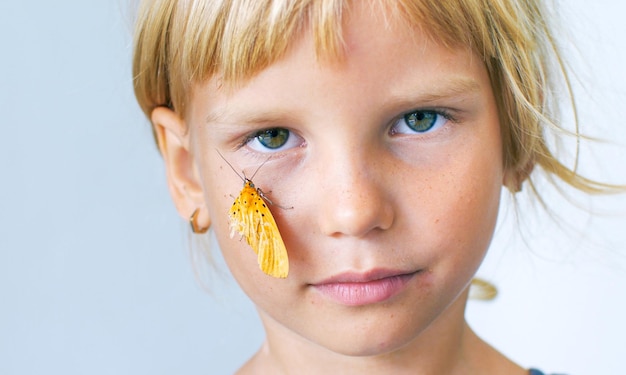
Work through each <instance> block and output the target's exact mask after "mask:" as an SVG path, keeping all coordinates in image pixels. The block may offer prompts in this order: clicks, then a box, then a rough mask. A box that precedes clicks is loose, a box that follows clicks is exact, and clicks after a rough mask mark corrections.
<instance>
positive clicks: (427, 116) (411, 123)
mask: <svg viewBox="0 0 626 375" xmlns="http://www.w3.org/2000/svg"><path fill="white" fill-rule="evenodd" d="M447 121H448V118H447V116H446V115H445V114H443V113H441V112H438V111H413V112H409V113H407V114H405V115H404V116H402V118H400V119H398V120H397V121H396V122H395V123H394V124H393V127H392V129H391V132H392V134H415V133H427V132H430V131H433V130H436V129H439V128H440V127H441V126H443V125H444V124H445V123H446V122H447Z"/></svg>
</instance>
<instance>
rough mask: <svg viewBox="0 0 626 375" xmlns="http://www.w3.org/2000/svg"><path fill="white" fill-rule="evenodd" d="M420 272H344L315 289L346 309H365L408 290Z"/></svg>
mask: <svg viewBox="0 0 626 375" xmlns="http://www.w3.org/2000/svg"><path fill="white" fill-rule="evenodd" d="M419 273H420V271H419V270H418V271H413V272H406V271H393V270H373V271H370V272H366V273H352V272H348V273H342V274H339V275H336V276H333V277H331V278H328V279H326V280H324V281H322V282H320V283H317V284H312V285H311V286H312V287H313V288H314V289H315V290H316V291H318V292H319V293H320V294H321V295H323V296H324V297H326V298H328V299H330V300H332V301H334V302H336V303H339V304H341V305H345V306H363V305H370V304H375V303H380V302H384V301H387V300H389V299H390V298H392V297H393V296H395V295H397V294H398V293H400V292H401V291H402V290H404V288H405V286H406V285H407V284H408V283H409V281H411V280H412V279H413V278H414V277H415V276H416V275H418V274H419Z"/></svg>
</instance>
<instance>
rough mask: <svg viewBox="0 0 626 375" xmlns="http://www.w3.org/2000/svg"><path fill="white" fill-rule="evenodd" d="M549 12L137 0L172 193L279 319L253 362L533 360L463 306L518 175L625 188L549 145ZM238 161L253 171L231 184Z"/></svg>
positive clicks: (499, 366)
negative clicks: (489, 333)
mask: <svg viewBox="0 0 626 375" xmlns="http://www.w3.org/2000/svg"><path fill="white" fill-rule="evenodd" d="M547 24H548V22H547V20H546V18H545V16H544V11H543V9H542V6H541V4H540V3H539V1H537V0H526V1H514V0H473V1H460V0H459V1H452V0H451V1H445V2H438V1H427V0H422V1H420V0H402V1H393V2H392V1H383V0H378V1H376V0H371V1H341V0H310V1H304V0H302V1H293V0H292V1H289V0H265V1H257V0H254V1H252V0H235V1H228V2H227V1H218V0H180V1H175V0H157V1H144V2H143V4H142V6H141V8H140V13H139V18H138V22H137V29H136V41H135V58H134V80H135V81H134V82H135V92H136V96H137V98H138V101H139V103H140V105H141V107H142V109H143V110H144V112H145V113H146V115H147V116H148V117H149V118H150V119H151V121H152V124H153V126H154V134H155V138H156V140H157V143H158V145H159V149H160V151H161V153H162V155H163V158H164V162H165V165H166V170H167V179H168V184H169V188H170V191H171V194H172V197H173V199H174V202H175V204H176V207H177V210H178V211H179V213H180V214H181V216H183V217H184V218H188V219H189V220H190V222H191V225H192V229H193V231H194V232H196V233H203V232H205V231H206V230H207V229H208V228H209V227H210V228H211V229H212V230H213V231H214V233H215V235H216V237H217V239H218V242H219V244H220V248H221V250H222V253H223V255H224V258H225V260H226V262H227V264H228V266H229V268H230V270H231V272H232V274H233V275H234V277H235V279H236V280H237V282H238V283H239V285H240V286H241V288H242V289H243V290H244V291H245V293H246V294H247V295H248V296H249V297H250V299H251V300H252V301H253V302H254V304H255V305H256V307H257V309H258V312H259V315H260V317H261V320H262V322H263V325H264V328H265V331H266V335H267V337H266V341H265V342H264V344H263V346H262V347H261V348H260V350H259V351H258V352H257V353H256V355H254V356H253V357H252V358H251V359H250V360H249V361H248V362H247V363H246V364H244V365H243V367H242V368H241V369H240V371H239V373H240V374H325V373H332V374H335V373H336V374H465V375H467V374H513V375H515V374H519V375H522V374H529V373H530V374H537V373H538V372H537V371H536V370H528V369H524V368H522V367H521V366H519V365H517V364H515V363H513V362H512V361H510V360H509V359H507V358H506V357H505V356H503V355H502V354H501V353H499V352H498V351H496V350H495V349H493V348H492V347H490V346H489V345H488V344H487V343H485V342H484V341H482V340H481V339H480V338H479V337H478V336H477V335H476V334H474V332H472V330H471V329H470V328H469V327H468V325H467V324H466V322H465V318H464V310H465V306H466V302H467V298H468V289H469V285H470V282H471V280H472V277H473V275H474V274H475V272H476V270H477V268H478V267H479V265H480V264H481V261H482V259H483V257H484V256H485V253H486V251H487V248H488V246H489V243H490V241H491V237H492V234H493V231H494V226H495V223H496V217H497V213H498V207H499V200H500V190H501V187H502V186H505V187H506V188H508V189H509V190H510V191H511V192H512V193H516V192H518V191H520V190H521V189H522V185H523V184H528V185H529V187H530V188H531V189H532V188H533V183H532V179H531V172H532V171H533V170H537V169H541V170H543V171H544V172H546V173H548V174H549V175H553V176H555V177H557V178H560V179H561V180H563V181H565V182H566V183H568V184H570V185H572V186H573V187H575V188H577V189H580V190H583V191H587V192H601V191H604V190H607V189H609V188H610V186H607V185H603V184H600V183H596V182H593V181H591V180H588V179H585V178H584V177H582V176H580V175H578V174H577V173H576V172H575V171H574V170H571V169H569V168H568V167H566V166H564V165H563V164H562V163H560V162H559V161H558V160H557V159H556V158H555V157H554V156H553V154H552V152H551V151H550V150H549V148H548V146H547V142H546V140H545V138H544V134H545V133H546V131H547V130H549V129H551V128H555V127H557V124H556V123H555V121H554V111H553V109H554V106H553V103H552V100H553V98H552V97H551V93H552V92H553V85H555V84H556V83H558V82H559V81H558V80H557V77H561V78H564V81H563V82H565V83H567V77H566V76H565V74H564V70H563V68H562V66H561V65H560V58H559V55H558V53H557V50H556V46H555V43H554V41H553V39H552V35H551V33H550V30H549V28H548V26H547ZM231 168H232V169H234V170H235V171H236V172H239V171H242V172H243V173H242V175H244V176H246V177H249V178H250V179H251V180H252V181H251V182H252V183H253V184H254V185H252V183H250V184H247V185H246V187H245V189H246V190H244V191H243V192H242V196H241V197H239V198H238V199H237V200H236V201H235V204H234V205H233V197H234V196H236V195H237V194H238V192H239V191H240V190H241V188H242V180H241V177H242V176H238V175H237V174H236V173H233V171H232V170H231ZM246 181H248V180H246ZM256 187H260V188H261V189H262V190H260V191H257V190H255V189H256ZM253 194H260V195H261V196H262V197H263V198H260V197H258V196H253ZM248 201H253V202H257V203H258V204H259V205H263V204H265V203H266V202H267V203H268V207H269V209H270V210H271V214H273V218H274V220H275V224H276V226H277V228H278V229H276V228H275V226H274V222H273V221H272V220H271V219H269V218H268V219H262V218H261V217H260V216H258V215H260V214H258V215H257V214H255V213H254V212H253V211H250V215H252V216H254V215H257V216H254V220H260V221H259V222H260V224H259V223H258V222H256V221H255V222H254V223H253V224H250V223H249V222H243V223H242V222H241V220H244V221H245V220H249V219H246V218H247V217H248V216H245V215H243V216H241V217H239V216H238V214H237V212H239V211H237V210H248V208H246V205H247V202H248ZM231 206H233V207H234V208H233V209H231ZM262 210H264V209H262ZM246 212H247V211H246ZM267 214H268V215H270V212H267ZM237 220H239V222H238V221H237ZM246 225H247V228H243V227H245V226H246ZM233 227H234V232H235V233H236V232H241V233H242V236H239V235H235V236H234V237H231V234H232V233H231V231H232V230H231V228H233ZM246 229H247V232H246ZM278 231H279V232H278ZM259 233H261V234H259ZM264 236H265V237H264ZM241 237H245V238H246V241H243V240H241ZM283 242H284V246H285V247H284V249H285V250H286V253H287V255H284V256H280V254H279V255H276V254H274V255H276V256H277V257H278V258H277V259H278V260H277V261H276V262H271V261H272V259H270V258H271V256H270V255H272V254H273V253H272V254H270V255H264V254H265V253H264V252H265V251H270V252H272V251H277V252H280V251H281V250H282V244H283ZM251 247H252V248H253V249H254V250H255V251H257V252H260V253H261V254H262V255H261V258H260V259H259V260H260V261H261V263H262V264H261V268H262V270H260V269H259V265H258V264H257V255H255V254H254V252H253V251H252V250H251ZM287 256H288V260H287V259H286V257H287ZM264 261H269V262H270V263H272V265H273V266H275V268H276V269H279V271H275V268H272V265H270V266H268V265H266V264H263V262H264ZM264 271H265V272H264ZM273 276H276V277H273Z"/></svg>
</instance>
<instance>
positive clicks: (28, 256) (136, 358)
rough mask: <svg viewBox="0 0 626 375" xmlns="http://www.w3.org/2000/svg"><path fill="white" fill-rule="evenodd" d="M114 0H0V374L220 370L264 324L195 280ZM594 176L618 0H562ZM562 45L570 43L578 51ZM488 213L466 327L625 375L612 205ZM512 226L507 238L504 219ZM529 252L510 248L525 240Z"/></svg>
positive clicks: (613, 161) (606, 149)
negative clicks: (476, 298)
mask: <svg viewBox="0 0 626 375" xmlns="http://www.w3.org/2000/svg"><path fill="white" fill-rule="evenodd" d="M127 7H128V6H127V5H126V4H125V2H124V0H117V1H114V0H109V1H105V0H95V1H89V2H87V1H82V0H64V1H57V2H53V1H41V0H40V1H34V2H18V1H10V0H1V2H0V57H1V58H0V129H1V133H0V134H1V136H0V182H1V183H0V374H6V375H17V374H19V375H23V374H24V375H26V374H28V375H30V374H50V375H53V374H228V373H232V372H233V371H234V370H235V369H236V368H237V367H238V366H239V365H240V364H241V363H242V361H243V360H244V359H245V358H247V357H249V356H250V355H251V354H252V353H253V352H254V351H255V350H256V348H257V347H258V345H259V344H260V343H261V341H262V337H263V332H262V330H261V327H260V324H259V321H258V319H257V317H256V315H255V312H254V309H253V307H252V306H251V304H250V303H249V302H247V301H246V299H245V297H244V296H242V294H241V292H239V291H238V289H237V287H236V286H235V285H234V283H233V282H232V281H231V280H230V278H229V276H224V277H223V278H222V279H219V278H218V279H215V280H213V282H212V283H211V289H212V294H213V295H212V296H211V295H209V294H208V293H207V292H205V291H204V290H203V289H202V288H201V287H200V286H199V284H198V283H197V282H196V280H195V278H194V271H193V267H192V260H191V256H190V252H189V246H188V244H187V226H186V224H185V223H183V222H182V220H180V219H179V218H178V216H177V214H176V213H175V211H174V208H173V205H172V203H171V202H170V199H169V196H168V193H167V190H166V186H165V182H164V176H163V167H162V165H161V162H160V158H159V156H158V153H157V152H156V149H155V147H154V146H153V143H152V139H151V133H150V130H149V127H148V123H147V121H146V120H145V119H144V118H143V117H142V115H141V114H140V112H139V110H138V108H137V105H136V104H135V101H134V97H133V95H132V88H131V77H130V56H131V46H130V45H131V42H130V39H131V38H130V26H129V24H130V21H129V18H130V17H129V16H128V10H127ZM560 9H561V10H560V13H561V14H562V16H563V18H565V22H564V24H565V26H566V27H567V28H568V29H569V30H571V33H570V35H571V41H572V42H573V44H574V45H575V47H576V48H570V49H569V51H570V53H572V54H573V55H582V56H583V58H584V59H583V60H584V61H582V62H581V61H579V60H578V59H576V60H575V61H577V62H576V64H577V66H578V68H579V70H578V71H579V72H580V75H579V78H580V80H581V81H582V82H584V83H585V85H586V88H585V90H581V89H579V93H580V95H579V96H580V111H581V114H582V124H583V131H585V132H587V133H590V134H592V135H595V136H598V137H604V138H605V139H609V140H611V141H612V142H613V143H615V144H617V145H618V146H615V145H609V144H595V145H594V146H593V147H592V148H584V149H583V154H582V157H583V158H585V160H586V162H585V164H584V165H583V166H584V167H585V170H586V171H587V172H589V174H591V175H592V176H593V177H596V178H600V179H605V180H610V181H613V182H619V181H621V182H625V181H626V156H625V154H626V125H625V123H624V118H626V116H625V115H626V109H625V107H626V73H625V72H626V69H625V65H626V51H625V50H626V42H624V40H623V38H624V36H626V22H624V19H623V14H625V13H626V5H624V3H623V2H621V1H619V0H599V1H594V2H593V3H592V2H586V1H583V0H576V1H565V0H562V1H560ZM576 50H577V51H576ZM548 199H549V201H550V202H552V204H553V206H554V207H556V211H557V212H559V213H561V215H562V217H564V218H567V220H566V221H567V222H568V223H571V224H572V225H571V227H567V226H565V227H564V228H562V229H559V228H558V226H557V225H556V224H554V222H552V221H550V220H549V219H546V216H547V215H545V214H543V213H542V212H541V210H536V211H537V212H533V210H532V209H530V208H529V207H525V202H524V199H522V202H521V205H522V207H521V208H520V210H519V212H520V213H519V216H520V218H519V221H520V222H519V223H517V222H516V221H515V214H514V212H511V210H510V209H507V208H506V207H507V206H506V205H505V208H504V210H503V211H505V212H503V216H502V218H503V220H502V225H501V226H500V228H499V229H498V231H497V234H496V239H495V241H494V244H493V247H492V252H491V254H490V255H489V257H488V259H487V262H486V264H485V266H484V267H483V269H482V270H481V271H480V274H481V275H482V276H483V277H486V278H488V279H490V280H492V281H494V282H495V283H496V284H497V285H498V287H499V289H500V295H499V297H498V299H496V300H495V301H494V302H490V303H483V302H470V306H469V308H468V319H469V321H470V323H471V325H472V326H473V327H474V328H475V329H476V330H477V331H478V333H479V334H480V335H482V336H483V337H485V338H486V339H487V340H488V341H490V342H491V343H493V344H494V346H496V347H497V348H499V349H501V350H503V351H504V352H505V353H506V354H507V355H509V356H510V357H511V358H513V359H514V360H516V361H518V362H519V363H521V364H522V365H525V366H538V367H541V368H543V369H545V370H550V371H561V372H566V373H570V374H603V375H604V374H608V375H611V374H615V375H617V374H624V373H626V364H624V355H626V323H625V319H626V197H624V196H621V197H610V198H609V199H607V198H602V199H598V200H595V201H593V202H592V204H593V206H592V207H593V209H594V210H595V211H596V212H599V213H601V215H599V216H598V215H596V216H594V217H590V216H589V215H587V214H585V213H584V212H583V211H580V210H575V209H572V208H571V206H570V205H568V204H567V203H566V202H564V201H563V200H562V199H560V198H559V196H558V195H556V194H552V195H550V196H549V197H548ZM518 225H521V226H522V231H521V233H522V234H519V231H516V230H515V229H513V228H515V227H516V226H518ZM524 242H525V243H526V244H527V245H523V243H524Z"/></svg>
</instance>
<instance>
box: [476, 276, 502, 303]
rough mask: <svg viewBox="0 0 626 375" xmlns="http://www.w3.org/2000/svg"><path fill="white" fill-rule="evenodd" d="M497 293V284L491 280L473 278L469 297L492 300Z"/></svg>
mask: <svg viewBox="0 0 626 375" xmlns="http://www.w3.org/2000/svg"><path fill="white" fill-rule="evenodd" d="M497 295H498V289H496V286H495V285H493V284H492V283H490V282H489V281H487V280H483V279H479V278H477V277H475V278H473V279H472V284H471V286H470V296H469V298H471V299H478V300H483V301H490V300H492V299H494V298H496V296H497Z"/></svg>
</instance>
